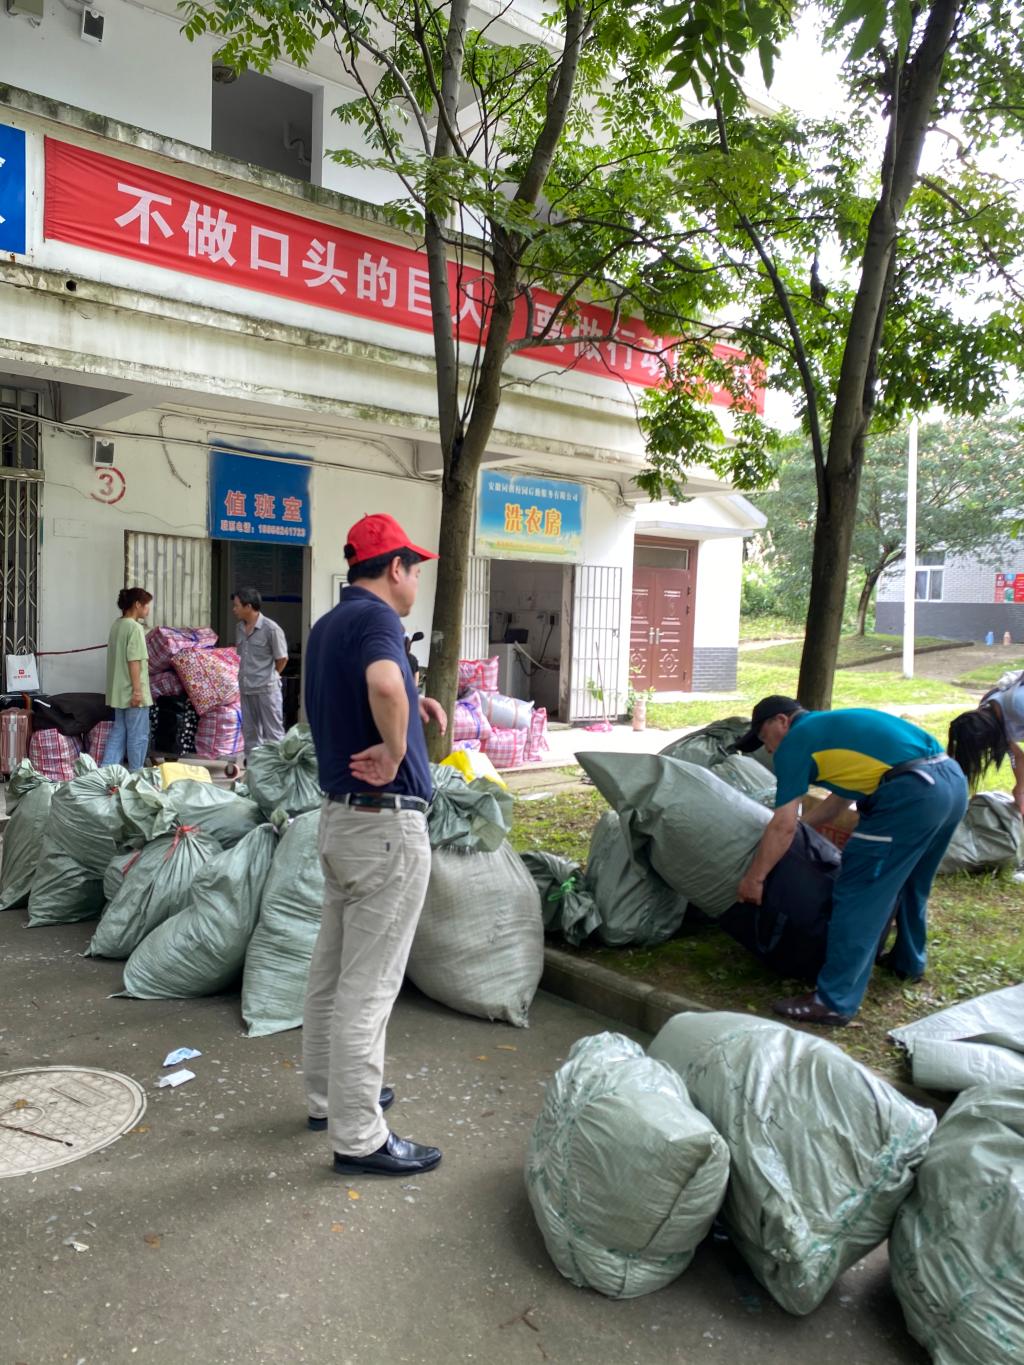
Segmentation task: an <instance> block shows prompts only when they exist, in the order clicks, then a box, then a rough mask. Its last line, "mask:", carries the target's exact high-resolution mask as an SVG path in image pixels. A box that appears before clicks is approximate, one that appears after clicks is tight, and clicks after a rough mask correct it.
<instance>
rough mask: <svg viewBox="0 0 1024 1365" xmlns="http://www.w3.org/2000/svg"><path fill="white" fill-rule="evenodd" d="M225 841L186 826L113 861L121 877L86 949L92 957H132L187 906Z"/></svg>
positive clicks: (114, 867) (117, 873) (112, 865)
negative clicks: (203, 869) (198, 877)
mask: <svg viewBox="0 0 1024 1365" xmlns="http://www.w3.org/2000/svg"><path fill="white" fill-rule="evenodd" d="M220 851H221V848H220V844H218V843H217V842H216V840H214V839H211V838H210V837H209V836H208V835H206V834H203V833H202V831H201V830H198V829H193V828H192V827H190V826H187V825H186V826H184V827H183V828H181V829H178V830H176V831H175V833H174V834H161V836H160V837H159V839H154V840H153V842H152V843H150V844H147V845H146V847H145V848H143V849H141V850H139V851H138V852H136V853H134V854H132V855H130V859H129V860H121V859H117V858H115V859H114V862H113V863H112V864H111V867H112V868H113V869H115V873H113V874H111V875H117V876H118V877H119V878H120V885H118V887H117V890H116V892H115V894H114V896H113V897H112V898H111V900H110V902H109V904H108V905H107V908H106V909H105V910H104V911H103V914H102V916H101V917H100V922H99V924H98V925H97V926H96V932H95V933H94V934H93V936H92V940H91V942H90V943H89V947H88V948H87V949H86V952H87V953H88V954H89V955H90V956H92V957H112V958H126V957H130V956H131V954H132V953H133V952H134V951H135V949H136V948H137V947H138V946H139V944H140V943H141V942H142V940H143V939H144V938H145V937H146V935H147V934H149V933H151V932H152V931H153V930H154V929H155V928H156V927H157V925H158V924H163V922H164V920H166V919H170V917H171V915H176V914H177V913H178V911H179V910H184V908H185V906H186V905H188V903H189V898H190V896H191V894H192V884H193V882H194V881H195V879H196V875H197V873H198V872H199V869H200V868H201V867H203V866H205V864H206V863H208V862H209V861H210V859H211V858H213V857H216V855H217V854H218V853H220Z"/></svg>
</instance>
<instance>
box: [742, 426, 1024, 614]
mask: <svg viewBox="0 0 1024 1365" xmlns="http://www.w3.org/2000/svg"><path fill="white" fill-rule="evenodd" d="M814 498H815V486H814V463H813V460H811V459H810V458H809V451H808V449H807V443H806V441H805V440H800V439H796V440H792V441H790V442H788V443H787V446H786V449H785V450H784V452H783V456H782V460H781V463H780V466H779V475H778V482H777V485H776V487H775V488H773V489H772V490H771V491H769V492H767V493H764V494H762V495H761V496H760V497H759V498H758V500H757V501H758V505H759V506H760V508H761V510H762V511H763V512H764V513H765V515H766V516H767V517H768V526H767V528H766V530H765V533H764V535H763V537H762V542H763V544H762V552H763V558H764V562H765V564H766V565H768V566H770V569H771V573H772V581H773V582H774V584H775V588H776V592H777V594H778V598H779V600H780V601H781V602H782V603H784V604H785V605H787V606H792V605H794V604H796V605H797V606H798V607H799V606H800V605H801V604H806V602H807V600H808V598H809V596H810V586H811V573H812V551H813V545H812V539H813V535H812V533H813V528H814V518H813V508H814ZM1022 506H1024V429H1022V423H1021V417H1020V414H1019V413H1018V412H1012V411H1011V412H1007V411H1002V412H996V413H993V414H991V415H990V416H988V417H986V418H983V419H976V418H969V417H961V418H956V419H952V420H950V421H947V422H932V423H928V424H927V425H923V426H922V427H921V431H920V437H919V444H918V496H917V547H916V548H917V551H918V553H919V554H920V553H929V552H932V551H937V550H945V551H946V553H947V554H954V555H959V554H977V555H979V556H981V557H983V558H984V557H989V558H991V559H992V562H993V563H996V562H997V560H999V559H1000V558H1001V557H1002V556H1001V549H1002V548H1003V547H1004V546H1005V538H1006V536H1007V534H1008V533H1009V530H1010V525H1011V518H1012V514H1013V513H1014V512H1016V511H1017V509H1019V508H1020V507H1022ZM906 519H907V433H906V431H905V430H901V431H892V432H888V433H886V434H884V435H880V436H875V437H870V438H869V440H868V443H867V450H866V454H865V461H864V478H863V481H862V484H861V494H860V506H859V511H858V515H857V525H856V528H855V530H854V534H853V541H852V545H851V553H850V571H851V578H852V580H853V583H852V586H854V587H855V589H856V592H857V602H856V623H857V633H858V634H860V635H863V634H864V630H865V625H866V621H867V614H868V610H869V608H870V605H871V599H872V596H873V594H874V591H875V588H876V586H877V584H878V580H879V579H880V578H881V576H882V574H883V573H884V572H885V570H886V569H889V568H892V567H893V566H894V565H897V564H900V563H903V562H905V556H906Z"/></svg>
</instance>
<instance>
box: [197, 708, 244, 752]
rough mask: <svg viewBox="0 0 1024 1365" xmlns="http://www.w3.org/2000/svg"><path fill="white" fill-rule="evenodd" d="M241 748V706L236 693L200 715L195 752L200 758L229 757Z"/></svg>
mask: <svg viewBox="0 0 1024 1365" xmlns="http://www.w3.org/2000/svg"><path fill="white" fill-rule="evenodd" d="M241 748H242V708H241V705H240V703H239V699H238V694H237V693H236V694H235V696H234V697H233V698H232V700H231V701H229V702H227V703H226V704H224V705H222V706H215V707H214V708H213V709H212V710H211V711H207V712H206V714H205V715H204V716H200V718H199V724H198V725H197V726H196V739H195V752H196V754H197V755H198V756H199V757H200V758H231V757H233V756H234V755H235V754H237V753H238V752H239V750H240V749H241Z"/></svg>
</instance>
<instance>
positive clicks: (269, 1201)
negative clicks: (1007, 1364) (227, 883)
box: [0, 911, 927, 1365]
mask: <svg viewBox="0 0 1024 1365" xmlns="http://www.w3.org/2000/svg"><path fill="white" fill-rule="evenodd" d="M24 919H25V916H24V914H23V913H22V912H20V911H8V912H6V913H4V914H0V1001H3V1002H4V1003H3V1006H2V1007H0V1070H5V1071H7V1070H14V1069H16V1068H20V1067H31V1066H37V1065H44V1066H57V1065H70V1066H96V1067H101V1068H105V1069H109V1070H113V1071H121V1072H125V1073H127V1074H128V1075H131V1076H134V1077H135V1078H136V1080H138V1081H139V1082H140V1083H141V1084H142V1085H143V1086H144V1087H145V1089H146V1093H147V1096H148V1103H149V1107H148V1110H147V1112H146V1114H145V1116H144V1117H143V1119H142V1121H141V1123H140V1125H139V1127H138V1128H137V1129H136V1130H135V1131H133V1132H132V1133H129V1134H128V1135H127V1136H125V1137H124V1138H122V1139H121V1140H120V1141H119V1142H117V1143H115V1144H114V1145H113V1146H111V1147H109V1148H107V1149H106V1150H105V1151H102V1152H99V1153H97V1154H95V1155H94V1156H90V1157H86V1158H84V1159H83V1160H81V1161H78V1162H75V1163H73V1164H72V1165H68V1166H63V1167H60V1168H57V1169H55V1170H51V1171H45V1172H41V1173H39V1174H38V1175H36V1176H35V1177H33V1176H21V1177H16V1178H12V1179H7V1180H0V1360H3V1361H4V1362H5V1365H6V1363H8V1362H9V1363H10V1365H14V1362H19V1361H20V1362H25V1365H63V1363H64V1362H69V1363H70V1365H254V1362H268V1365H302V1362H307V1361H308V1362H311V1365H385V1363H386V1365H463V1363H466V1365H483V1363H486V1365H491V1363H492V1362H495V1363H497V1362H500V1365H544V1362H552V1365H695V1363H696V1362H714V1361H719V1362H723V1365H735V1362H739V1361H747V1360H754V1361H757V1362H758V1365H821V1361H822V1360H823V1359H827V1360H829V1361H833V1362H835V1363H836V1365H926V1361H927V1358H926V1356H925V1355H924V1353H923V1352H922V1351H920V1350H919V1349H918V1348H917V1347H916V1346H915V1344H914V1343H913V1342H912V1341H911V1339H910V1338H909V1337H908V1335H907V1334H906V1332H905V1330H904V1327H903V1323H902V1317H901V1313H900V1309H899V1305H898V1303H897V1301H896V1299H895V1297H894V1295H893V1293H892V1290H891V1288H890V1285H889V1277H888V1265H887V1259H886V1252H885V1249H884V1247H883V1248H879V1249H878V1250H877V1251H875V1252H873V1253H872V1254H871V1255H870V1256H869V1257H867V1258H866V1259H865V1260H863V1261H861V1262H859V1264H858V1265H857V1266H855V1267H854V1268H853V1269H851V1270H849V1271H848V1272H847V1273H846V1274H845V1275H843V1276H842V1277H841V1278H840V1280H839V1282H838V1284H837V1285H836V1287H835V1288H834V1289H833V1290H832V1292H831V1293H830V1294H829V1296H828V1298H827V1299H826V1301H825V1303H824V1304H823V1305H822V1306H821V1308H820V1309H818V1311H817V1312H815V1313H814V1314H812V1315H811V1316H809V1317H806V1318H794V1317H790V1316H788V1315H787V1314H785V1313H784V1312H782V1310H781V1309H779V1308H778V1307H777V1306H776V1305H775V1304H774V1303H773V1301H772V1300H771V1299H770V1298H769V1296H768V1295H767V1294H766V1293H765V1292H764V1290H763V1289H761V1288H760V1286H758V1285H757V1284H756V1283H755V1282H754V1281H753V1280H752V1278H751V1277H750V1275H749V1272H747V1270H746V1269H745V1267H744V1266H743V1264H742V1262H740V1261H739V1259H738V1258H737V1257H736V1256H735V1254H734V1253H732V1252H731V1250H730V1249H729V1248H728V1247H723V1246H721V1245H719V1244H715V1243H711V1242H709V1243H706V1244H705V1245H704V1246H703V1247H702V1248H701V1249H700V1251H699V1253H698V1255H697V1258H696V1260H695V1262H694V1264H693V1265H692V1266H691V1267H690V1269H689V1270H687V1271H686V1273H685V1274H684V1275H683V1276H682V1277H681V1278H680V1279H679V1280H677V1281H676V1282H675V1283H674V1284H672V1285H670V1286H668V1287H667V1288H666V1289H663V1290H661V1291H659V1292H658V1293H656V1294H652V1295H649V1296H646V1297H643V1298H639V1299H631V1300H625V1301H622V1302H613V1301H611V1300H608V1299H605V1298H602V1297H601V1296H600V1295H598V1294H595V1293H591V1292H587V1291H583V1290H579V1289H576V1288H574V1286H573V1285H571V1284H570V1283H569V1282H568V1281H567V1280H565V1279H563V1278H562V1277H561V1276H560V1275H559V1274H558V1273H557V1271H556V1270H555V1269H554V1268H553V1266H552V1264H551V1262H550V1260H549V1259H548V1256H547V1253H546V1251H545V1249H544V1244H543V1241H542V1240H541V1237H540V1234H539V1232H538V1230H537V1226H536V1223H535V1221H534V1218H533V1215H532V1212H531V1210H530V1207H529V1204H528V1201H527V1197H526V1191H525V1188H524V1183H523V1159H524V1152H525V1147H526V1142H527V1139H528V1136H529V1133H530V1130H531V1128H532V1125H533V1122H534V1120H535V1118H536V1115H537V1112H538V1110H539V1108H540V1104H541V1097H542V1088H543V1086H544V1084H545V1083H546V1081H547V1079H548V1078H549V1077H550V1076H551V1074H552V1073H553V1071H554V1070H555V1069H556V1067H557V1066H558V1065H559V1063H560V1062H561V1061H562V1059H563V1058H564V1057H565V1054H566V1052H567V1051H568V1049H569V1047H570V1046H571V1044H572V1043H573V1042H574V1041H575V1039H577V1038H579V1037H581V1036H583V1035H586V1034H590V1033H595V1032H598V1031H600V1030H601V1029H604V1028H607V1027H615V1026H614V1025H612V1024H610V1021H608V1020H606V1019H604V1018H602V1017H600V1016H598V1015H594V1014H591V1013H589V1012H588V1011H586V1010H582V1009H579V1008H577V1007H575V1006H570V1005H568V1004H566V1003H564V1002H562V1001H561V1000H558V999H556V998H554V997H553V996H548V995H540V996H538V998H537V999H536V1000H535V1002H534V1005H533V1009H532V1011H531V1027H530V1028H529V1029H528V1030H525V1031H521V1030H515V1029H512V1028H509V1027H508V1026H506V1025H501V1024H488V1023H486V1022H484V1021H482V1020H478V1019H470V1018H467V1017H465V1016H463V1015H458V1014H454V1013H452V1012H450V1011H448V1010H446V1009H443V1008H442V1007H441V1006H439V1005H435V1004H433V1003H432V1002H430V1001H428V1000H426V999H425V998H424V997H423V996H421V995H419V994H418V993H416V992H414V991H411V990H410V991H408V992H406V993H404V994H403V996H402V998H401V1000H400V1002H399V1007H398V1010H397V1013H396V1015H395V1018H394V1020H393V1023H392V1027H391V1030H390V1031H389V1035H388V1072H387V1075H388V1079H389V1080H390V1081H391V1082H392V1083H393V1084H394V1085H395V1088H396V1090H397V1092H398V1099H397V1100H396V1103H395V1106H394V1109H393V1110H392V1111H391V1115H392V1116H393V1121H394V1124H395V1128H396V1130H397V1131H398V1132H399V1133H401V1134H403V1135H409V1136H412V1137H414V1138H419V1139H421V1140H424V1141H428V1142H435V1141H436V1142H437V1143H438V1144H439V1145H440V1146H441V1147H442V1148H443V1149H444V1161H443V1163H442V1165H441V1166H440V1168H439V1169H438V1170H437V1171H435V1172H432V1173H430V1174H428V1175H426V1176H422V1177H420V1178H419V1179H416V1180H410V1181H392V1180H378V1181H376V1182H374V1181H372V1180H368V1179H364V1180H362V1181H353V1183H352V1184H351V1185H348V1184H347V1183H346V1182H345V1181H344V1180H342V1179H340V1178H339V1177H338V1176H336V1175H334V1174H333V1172H332V1170H331V1167H330V1164H329V1146H328V1143H327V1140H326V1139H325V1138H324V1136H323V1135H322V1134H316V1133H310V1132H308V1131H307V1130H306V1128H305V1126H304V1110H303V1103H302V1095H301V1079H300V1069H299V1068H300V1066H301V1035H300V1034H299V1033H298V1032H292V1033H284V1034H277V1035H275V1036H273V1037H270V1038H253V1039H249V1038H243V1037H242V1035H241V1030H240V1024H239V1013H238V997H237V995H222V996H213V997H210V998H208V999H203V1000H190V1001H154V1002H143V1001H137V1000H120V999H111V998H110V993H111V992H112V991H114V990H116V989H117V988H118V985H119V981H120V969H119V965H118V964H116V963H113V962H102V961H98V960H94V959H86V958H82V957H80V956H78V955H77V954H79V953H81V951H82V949H83V947H84V946H85V944H86V943H87V941H88V938H89V935H90V933H91V931H92V926H91V925H88V924H76V925H68V926H64V927H60V928H50V929H31V930H26V929H24V928H23V923H24ZM183 1045H189V1046H192V1047H196V1048H199V1049H200V1050H201V1051H202V1054H203V1055H202V1057H200V1058H198V1059H197V1060H195V1061H192V1062H190V1063H189V1067H190V1069H191V1070H193V1071H194V1072H195V1073H196V1079H195V1080H194V1081H190V1082H188V1083H187V1084H186V1085H184V1086H182V1087H181V1088H180V1089H177V1090H171V1089H164V1090H160V1089H157V1088H156V1081H157V1078H158V1077H159V1076H160V1074H161V1071H162V1068H161V1065H160V1064H161V1062H162V1061H163V1058H164V1056H165V1055H166V1053H167V1052H168V1051H169V1050H170V1049H171V1048H175V1047H179V1046H183ZM66 1238H74V1239H76V1240H77V1241H79V1242H80V1243H82V1244H83V1245H85V1246H86V1247H87V1248H88V1250H84V1251H81V1252H76V1251H75V1250H74V1249H73V1248H72V1247H71V1246H68V1245H65V1239H66Z"/></svg>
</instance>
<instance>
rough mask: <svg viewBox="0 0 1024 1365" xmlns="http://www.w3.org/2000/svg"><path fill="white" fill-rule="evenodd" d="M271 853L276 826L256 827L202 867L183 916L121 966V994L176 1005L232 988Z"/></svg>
mask: <svg viewBox="0 0 1024 1365" xmlns="http://www.w3.org/2000/svg"><path fill="white" fill-rule="evenodd" d="M175 786H177V783H175ZM276 845H277V831H276V830H275V828H274V826H273V825H269V824H268V825H260V826H259V828H258V829H254V830H253V831H252V833H251V834H247V835H246V836H245V838H244V839H242V840H240V842H239V843H237V844H235V845H234V846H233V847H232V848H228V849H224V850H223V851H222V852H220V853H218V854H217V856H216V857H214V858H211V859H210V861H209V862H208V863H206V864H205V865H204V866H203V867H201V868H200V869H199V872H198V873H197V874H196V877H195V880H194V881H193V883H192V892H191V895H190V897H189V901H188V904H187V905H186V907H185V909H184V910H181V911H179V912H178V914H176V915H172V916H171V918H170V919H167V920H164V922H163V924H160V925H158V926H157V927H156V928H155V929H154V930H153V932H152V933H151V934H148V935H147V936H146V937H145V938H144V939H143V940H142V942H141V943H140V944H139V946H138V947H137V948H136V949H135V951H134V952H133V953H132V955H131V957H130V958H129V959H128V961H127V962H126V963H125V967H124V991H123V994H124V995H134V996H137V997H139V998H140V999H142V1000H175V999H187V998H189V997H192V996H198V995H213V994H214V993H215V992H217V991H223V990H226V989H227V988H228V987H229V986H231V985H233V984H234V982H235V981H236V980H237V979H238V976H239V974H240V972H241V970H242V964H243V963H244V962H245V950H246V948H247V947H248V946H249V940H250V939H251V938H252V934H253V930H254V929H255V928H256V921H257V919H258V917H259V912H260V900H261V898H262V895H263V887H264V884H265V883H266V880H267V874H268V873H269V872H270V865H271V862H272V861H273V857H274V849H275V847H276Z"/></svg>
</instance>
